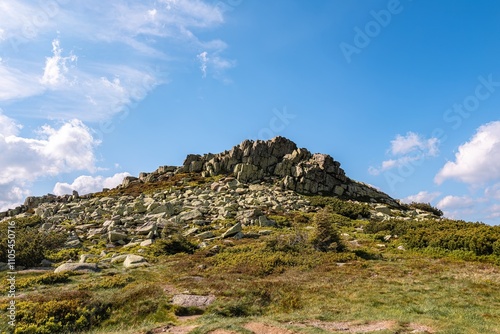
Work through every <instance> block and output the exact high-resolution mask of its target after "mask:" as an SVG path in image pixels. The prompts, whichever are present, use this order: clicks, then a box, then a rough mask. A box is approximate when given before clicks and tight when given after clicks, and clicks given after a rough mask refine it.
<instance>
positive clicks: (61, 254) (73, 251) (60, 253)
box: [46, 248, 80, 263]
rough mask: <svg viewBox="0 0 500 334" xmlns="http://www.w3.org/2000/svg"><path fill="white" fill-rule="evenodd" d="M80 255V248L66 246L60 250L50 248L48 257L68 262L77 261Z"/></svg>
mask: <svg viewBox="0 0 500 334" xmlns="http://www.w3.org/2000/svg"><path fill="white" fill-rule="evenodd" d="M79 256H80V250H79V249H77V248H64V249H60V250H48V251H47V252H46V259H47V260H49V261H52V262H55V263H58V262H66V261H68V260H73V261H76V260H78V257H79Z"/></svg>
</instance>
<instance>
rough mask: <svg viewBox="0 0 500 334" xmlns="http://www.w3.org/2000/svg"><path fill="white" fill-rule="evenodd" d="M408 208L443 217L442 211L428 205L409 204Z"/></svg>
mask: <svg viewBox="0 0 500 334" xmlns="http://www.w3.org/2000/svg"><path fill="white" fill-rule="evenodd" d="M408 206H409V207H410V208H413V209H420V210H423V211H427V212H430V213H432V214H434V215H436V216H438V217H442V216H443V211H441V210H439V209H438V208H435V207H433V206H432V205H431V204H430V203H417V202H411V203H410V204H409V205H408Z"/></svg>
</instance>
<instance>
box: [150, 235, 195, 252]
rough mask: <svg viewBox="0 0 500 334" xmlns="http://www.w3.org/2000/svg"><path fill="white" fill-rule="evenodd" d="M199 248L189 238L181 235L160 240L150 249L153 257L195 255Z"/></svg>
mask: <svg viewBox="0 0 500 334" xmlns="http://www.w3.org/2000/svg"><path fill="white" fill-rule="evenodd" d="M196 249H197V246H196V245H195V244H194V243H192V242H191V241H190V240H189V239H188V238H186V237H183V236H182V235H180V234H176V235H174V236H171V237H170V238H166V239H158V240H156V242H155V243H154V244H153V245H152V246H151V247H150V248H149V251H150V254H152V255H153V256H161V255H173V254H177V253H186V254H193V253H194V252H195V251H196Z"/></svg>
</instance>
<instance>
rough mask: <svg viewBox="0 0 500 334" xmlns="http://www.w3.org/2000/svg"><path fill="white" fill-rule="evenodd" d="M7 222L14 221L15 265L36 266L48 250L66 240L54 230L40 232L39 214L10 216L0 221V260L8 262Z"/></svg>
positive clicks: (59, 246) (57, 247)
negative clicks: (19, 216)
mask: <svg viewBox="0 0 500 334" xmlns="http://www.w3.org/2000/svg"><path fill="white" fill-rule="evenodd" d="M9 222H14V223H15V229H12V230H11V231H13V232H14V233H15V246H14V249H15V251H16V265H17V266H25V267H36V266H38V265H40V262H42V260H43V259H45V258H46V255H47V254H48V253H49V252H50V251H54V250H57V249H59V248H61V247H62V246H63V244H64V242H65V241H66V236H65V235H64V234H62V233H56V232H41V231H39V229H38V226H39V225H40V224H41V223H43V220H42V219H41V218H40V217H39V216H30V217H23V218H12V219H10V220H5V221H3V222H0V262H8V261H7V255H8V251H9V248H8V242H7V239H8V232H9V229H8V226H9Z"/></svg>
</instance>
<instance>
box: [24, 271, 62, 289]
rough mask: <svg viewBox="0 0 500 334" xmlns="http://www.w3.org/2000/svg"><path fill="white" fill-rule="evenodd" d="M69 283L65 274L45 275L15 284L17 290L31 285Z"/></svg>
mask: <svg viewBox="0 0 500 334" xmlns="http://www.w3.org/2000/svg"><path fill="white" fill-rule="evenodd" d="M69 281H70V278H69V275H68V274H67V273H47V274H44V275H41V276H38V277H32V278H27V279H21V280H19V281H18V282H17V285H18V287H19V288H26V287H30V286H33V285H40V284H44V285H52V284H57V283H68V282H69Z"/></svg>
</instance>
